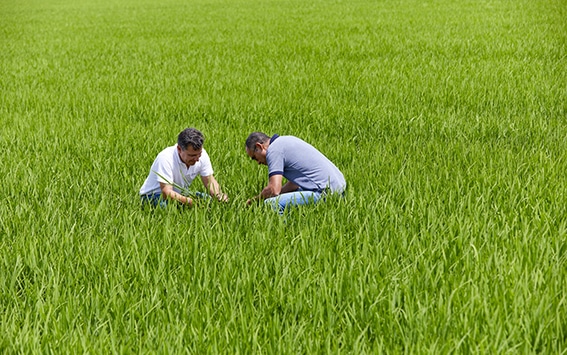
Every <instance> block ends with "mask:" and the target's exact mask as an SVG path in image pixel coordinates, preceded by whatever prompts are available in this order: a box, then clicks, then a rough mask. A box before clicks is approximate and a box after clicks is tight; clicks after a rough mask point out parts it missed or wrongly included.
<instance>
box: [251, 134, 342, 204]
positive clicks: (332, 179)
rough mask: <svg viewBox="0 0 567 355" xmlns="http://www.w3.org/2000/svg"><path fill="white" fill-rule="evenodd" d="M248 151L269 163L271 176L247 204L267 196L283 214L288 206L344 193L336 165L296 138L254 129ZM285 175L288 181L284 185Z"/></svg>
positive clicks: (256, 157)
mask: <svg viewBox="0 0 567 355" xmlns="http://www.w3.org/2000/svg"><path fill="white" fill-rule="evenodd" d="M246 154H248V156H249V157H250V158H251V159H252V160H255V161H256V162H258V164H263V165H267V166H268V177H269V180H268V186H266V187H265V188H264V189H263V190H262V192H260V194H259V195H257V196H255V197H253V198H251V199H249V200H248V201H247V204H251V203H252V201H254V200H257V199H264V200H265V202H266V203H268V204H270V205H272V206H273V207H274V209H276V210H278V211H279V212H280V213H281V212H283V210H284V209H285V208H286V206H288V205H304V204H307V203H310V202H313V203H315V202H318V201H319V200H320V199H321V198H322V197H324V196H325V194H327V193H338V194H342V193H343V192H344V190H345V188H346V181H345V178H344V176H343V174H342V173H341V171H340V170H339V169H338V168H337V167H336V166H335V164H333V163H332V162H331V161H330V160H329V159H328V158H327V157H326V156H324V155H323V154H322V153H321V152H319V151H318V150H317V149H316V148H315V147H313V146H312V145H311V144H309V143H307V142H305V141H303V140H301V139H299V138H297V137H294V136H278V135H277V134H275V135H273V136H272V137H268V136H267V135H266V134H265V133H262V132H253V133H251V134H250V135H249V136H248V138H247V139H246ZM283 178H286V179H287V180H288V181H287V182H286V183H285V184H284V185H283V186H282V182H283Z"/></svg>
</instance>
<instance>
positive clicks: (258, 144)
mask: <svg viewBox="0 0 567 355" xmlns="http://www.w3.org/2000/svg"><path fill="white" fill-rule="evenodd" d="M256 148H258V149H260V151H262V150H263V149H264V146H263V145H262V143H260V142H256Z"/></svg>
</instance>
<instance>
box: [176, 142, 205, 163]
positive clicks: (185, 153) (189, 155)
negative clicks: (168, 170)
mask: <svg viewBox="0 0 567 355" xmlns="http://www.w3.org/2000/svg"><path fill="white" fill-rule="evenodd" d="M177 151H178V152H179V158H180V159H181V161H182V162H183V163H185V165H187V167H190V166H192V165H195V163H197V162H198V161H199V158H200V157H201V153H202V152H203V148H201V149H198V150H195V149H193V147H192V146H188V147H187V149H185V150H183V149H181V147H180V146H177Z"/></svg>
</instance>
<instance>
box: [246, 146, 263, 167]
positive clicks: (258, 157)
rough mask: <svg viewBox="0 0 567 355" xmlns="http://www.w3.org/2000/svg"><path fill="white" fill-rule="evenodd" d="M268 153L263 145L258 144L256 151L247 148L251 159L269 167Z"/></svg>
mask: <svg viewBox="0 0 567 355" xmlns="http://www.w3.org/2000/svg"><path fill="white" fill-rule="evenodd" d="M266 153H267V150H266V149H264V146H263V145H262V144H261V143H256V146H255V147H254V149H248V148H246V154H248V156H249V157H250V159H252V160H255V161H256V162H257V163H258V164H262V165H268V163H267V162H266Z"/></svg>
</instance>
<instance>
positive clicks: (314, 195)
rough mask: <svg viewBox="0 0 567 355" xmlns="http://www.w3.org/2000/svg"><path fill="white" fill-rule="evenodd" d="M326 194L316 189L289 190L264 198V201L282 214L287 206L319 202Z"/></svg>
mask: <svg viewBox="0 0 567 355" xmlns="http://www.w3.org/2000/svg"><path fill="white" fill-rule="evenodd" d="M324 196H325V194H324V193H323V192H316V191H304V190H298V191H294V192H288V193H285V194H281V195H279V196H276V197H270V198H267V199H265V200H264V203H265V204H267V205H269V206H271V207H272V208H273V209H274V211H277V212H278V213H280V214H282V213H283V211H284V210H285V208H286V207H287V206H300V205H307V204H310V203H317V202H318V201H319V200H321V198H323V197H324Z"/></svg>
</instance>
